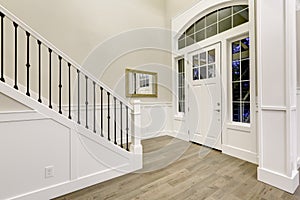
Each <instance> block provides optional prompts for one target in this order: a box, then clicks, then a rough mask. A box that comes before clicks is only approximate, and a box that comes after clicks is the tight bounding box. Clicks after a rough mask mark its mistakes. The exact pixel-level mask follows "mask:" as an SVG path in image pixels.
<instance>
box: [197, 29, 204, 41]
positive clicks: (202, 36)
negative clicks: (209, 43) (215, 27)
mask: <svg viewBox="0 0 300 200" xmlns="http://www.w3.org/2000/svg"><path fill="white" fill-rule="evenodd" d="M204 39H205V30H202V31H199V32H197V33H196V42H200V41H202V40H204Z"/></svg>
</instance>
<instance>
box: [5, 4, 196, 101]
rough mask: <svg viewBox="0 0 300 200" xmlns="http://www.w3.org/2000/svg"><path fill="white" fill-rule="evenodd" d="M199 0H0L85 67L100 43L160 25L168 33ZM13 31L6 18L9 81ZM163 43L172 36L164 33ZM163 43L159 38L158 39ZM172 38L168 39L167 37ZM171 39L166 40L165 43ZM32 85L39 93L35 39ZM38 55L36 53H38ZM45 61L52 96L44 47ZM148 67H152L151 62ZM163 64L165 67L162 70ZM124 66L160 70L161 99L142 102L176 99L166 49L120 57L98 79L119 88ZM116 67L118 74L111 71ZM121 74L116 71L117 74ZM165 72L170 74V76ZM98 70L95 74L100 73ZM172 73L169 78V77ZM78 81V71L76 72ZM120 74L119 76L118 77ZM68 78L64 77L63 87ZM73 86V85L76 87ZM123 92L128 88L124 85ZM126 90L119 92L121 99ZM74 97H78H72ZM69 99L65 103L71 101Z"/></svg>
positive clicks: (54, 90)
mask: <svg viewBox="0 0 300 200" xmlns="http://www.w3.org/2000/svg"><path fill="white" fill-rule="evenodd" d="M196 2H198V0H187V1H182V0H164V1H162V0H110V1H104V0H86V1H80V0H65V1H59V0H52V1H46V0H39V1H36V0H22V1H20V0H9V1H7V0H0V3H1V5H2V6H3V7H5V8H6V9H8V10H9V11H10V12H12V13H13V14H14V15H16V16H17V17H18V18H20V19H21V20H22V21H24V22H25V23H26V24H28V25H29V26H30V27H32V28H33V29H34V30H36V31H37V32H38V33H40V34H41V35H42V36H43V37H44V38H46V39H47V40H49V41H50V42H51V43H53V44H54V45H55V46H56V47H58V49H60V50H62V51H63V52H64V53H66V54H67V55H69V56H70V57H71V58H72V59H74V60H75V61H77V62H78V63H79V64H83V63H84V61H85V60H87V58H88V56H89V55H90V54H91V53H92V52H93V50H94V49H95V48H96V47H97V46H98V45H99V44H101V43H103V42H104V41H106V40H109V39H110V38H111V37H113V36H115V35H118V34H120V33H123V32H127V31H130V30H133V29H137V28H144V27H158V28H162V29H168V28H170V26H171V18H172V17H174V16H176V15H178V14H180V13H182V12H183V11H184V10H186V9H188V8H189V7H191V6H192V5H194V4H195V3H196ZM12 33H13V28H12V25H11V23H8V21H7V20H6V32H5V36H6V48H8V50H6V52H5V66H6V69H5V72H6V75H8V76H9V77H11V78H12V77H13V76H14V70H13V67H9V68H7V66H14V54H13V44H14V43H13V41H14V40H13V34H12ZM19 35H20V37H21V38H19V49H25V48H26V43H25V34H24V33H21V32H19ZM163 35H164V36H163V37H164V39H165V38H168V36H166V35H165V34H163ZM158 40H159V38H158ZM167 40H169V38H168V39H167ZM168 42H169V43H170V44H171V41H167V42H166V43H168ZM30 49H31V52H32V55H31V58H30V60H31V61H30V62H31V71H30V76H31V81H30V87H31V89H33V90H34V91H37V89H38V87H37V53H36V52H37V48H36V43H35V41H34V40H31V48H30ZM34 52H35V54H34ZM42 54H43V59H42V65H43V71H42V76H43V79H42V80H43V82H42V95H43V97H45V98H47V97H48V93H49V92H48V82H49V80H48V76H49V75H48V63H49V61H48V52H47V49H46V48H43V49H42ZM19 56H20V59H19V61H18V64H19V81H20V84H22V85H25V84H26V76H25V74H26V68H25V67H24V66H25V63H26V58H25V56H26V55H25V53H24V52H23V51H19ZM149 63H152V65H151V64H149ZM94 64H95V66H94V65H92V66H85V67H86V68H87V69H88V70H89V71H91V72H94V70H96V68H99V67H100V68H101V65H99V63H98V62H95V63H94ZM52 65H53V66H52V73H53V74H58V71H57V69H58V61H57V56H56V55H53V56H52ZM159 66H164V67H163V68H160V67H159ZM125 67H131V68H142V69H144V70H149V71H155V72H158V75H159V77H163V78H160V79H159V81H160V82H159V85H160V88H159V97H158V98H156V99H153V98H151V99H143V101H146V102H147V101H148V102H153V101H159V102H170V101H171V99H172V91H171V88H172V80H171V78H172V76H171V74H170V73H171V55H170V53H169V52H168V51H159V50H149V51H148V50H144V51H143V50H142V51H138V52H135V53H128V54H126V55H120V57H118V58H117V59H116V60H115V61H114V62H113V63H111V64H110V65H109V66H108V68H109V70H107V66H105V69H102V70H105V73H101V75H99V74H97V73H95V76H96V77H97V78H99V79H100V80H102V81H104V82H105V83H106V84H108V85H109V86H110V87H111V88H116V87H117V88H118V87H119V86H118V85H119V84H120V80H122V76H123V73H124V69H125ZM66 69H67V66H66V65H65V64H63V74H66V73H67V71H66ZM112 69H114V70H112ZM116 70H117V73H116ZM166 70H167V71H168V73H166ZM96 71H97V70H96ZM166 74H169V75H166ZM72 75H73V77H76V74H75V71H73V73H72ZM116 75H117V77H116ZM64 83H67V79H63V85H65V84H64ZM52 84H53V87H52V101H53V102H54V103H56V104H57V103H58V95H57V94H58V87H57V85H58V79H57V76H53V81H52ZM73 85H74V84H73ZM122 88H124V87H122ZM122 88H119V89H118V90H117V92H118V93H120V94H121V95H122V96H123V94H124V93H123V91H121V89H122ZM63 93H67V87H63ZM74 98H76V97H74ZM67 100H68V99H67V98H63V102H64V103H67Z"/></svg>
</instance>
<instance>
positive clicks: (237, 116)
mask: <svg viewBox="0 0 300 200" xmlns="http://www.w3.org/2000/svg"><path fill="white" fill-rule="evenodd" d="M232 121H234V122H240V121H241V106H240V104H239V103H233V104H232Z"/></svg>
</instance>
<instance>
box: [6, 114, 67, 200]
mask: <svg viewBox="0 0 300 200" xmlns="http://www.w3.org/2000/svg"><path fill="white" fill-rule="evenodd" d="M0 130H1V140H0V158H1V165H0V171H1V179H0V199H5V198H9V197H13V196H15V195H20V194H23V193H27V192H29V191H34V190H38V189H42V188H45V187H49V186H51V185H54V184H59V183H62V182H66V181H68V180H69V179H70V140H69V138H70V131H69V129H68V128H66V127H64V126H61V125H59V124H57V123H55V122H54V121H52V120H35V121H31V120H29V121H17V122H14V121H12V122H9V123H2V122H0ZM47 166H53V169H54V177H52V178H49V179H46V178H45V167H47Z"/></svg>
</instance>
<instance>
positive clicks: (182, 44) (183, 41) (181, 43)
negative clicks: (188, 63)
mask: <svg viewBox="0 0 300 200" xmlns="http://www.w3.org/2000/svg"><path fill="white" fill-rule="evenodd" d="M184 47H185V39H183V40H179V41H178V49H182V48H184Z"/></svg>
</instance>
